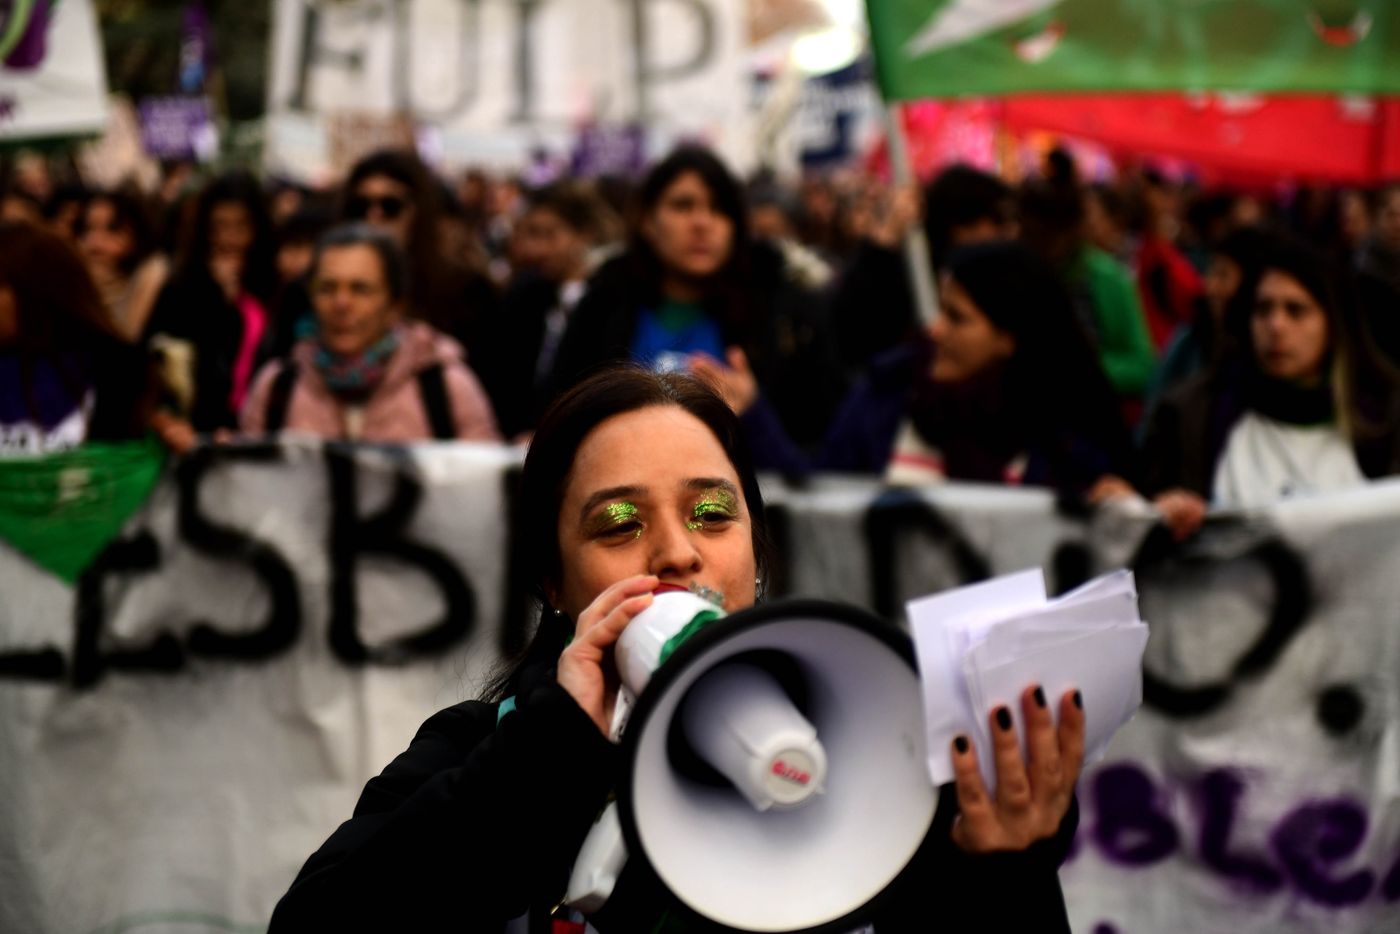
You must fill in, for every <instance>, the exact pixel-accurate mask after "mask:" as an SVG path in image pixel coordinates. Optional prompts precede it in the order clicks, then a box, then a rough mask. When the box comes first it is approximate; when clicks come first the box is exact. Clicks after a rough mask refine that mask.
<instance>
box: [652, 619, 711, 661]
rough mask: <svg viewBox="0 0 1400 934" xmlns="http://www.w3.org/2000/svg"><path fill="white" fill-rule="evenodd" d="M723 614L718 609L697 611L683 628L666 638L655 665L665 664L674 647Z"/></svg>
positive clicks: (677, 646)
mask: <svg viewBox="0 0 1400 934" xmlns="http://www.w3.org/2000/svg"><path fill="white" fill-rule="evenodd" d="M723 615H724V614H723V613H721V612H719V611H718V610H701V611H700V612H699V613H696V614H695V618H694V619H692V620H691V621H690V622H688V623H686V624H685V628H684V629H682V630H681V631H680V632H678V633H676V634H675V635H674V636H672V637H671V638H669V639H667V640H666V643H665V644H664V645H662V646H661V654H660V655H658V656H657V658H656V665H657V667H658V668H659V667H660V666H662V665H664V664H666V659H668V658H670V657H671V655H672V654H674V653H675V651H676V649H678V648H680V647H681V645H682V643H684V642H685V640H687V639H689V638H690V637H691V636H693V635H695V634H696V633H697V632H699V631H700V630H702V629H704V628H705V627H706V626H707V625H709V624H710V623H712V622H714V621H715V620H717V619H719V618H720V617H721V616H723Z"/></svg>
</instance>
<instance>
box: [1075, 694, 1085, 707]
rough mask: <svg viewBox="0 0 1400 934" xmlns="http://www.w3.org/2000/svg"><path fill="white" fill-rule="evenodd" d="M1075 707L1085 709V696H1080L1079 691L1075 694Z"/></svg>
mask: <svg viewBox="0 0 1400 934" xmlns="http://www.w3.org/2000/svg"><path fill="white" fill-rule="evenodd" d="M1074 706H1076V707H1078V708H1079V709H1080V710H1083V709H1084V695H1083V694H1080V693H1079V692H1078V691H1075V692H1074Z"/></svg>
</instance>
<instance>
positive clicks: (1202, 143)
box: [1002, 94, 1400, 184]
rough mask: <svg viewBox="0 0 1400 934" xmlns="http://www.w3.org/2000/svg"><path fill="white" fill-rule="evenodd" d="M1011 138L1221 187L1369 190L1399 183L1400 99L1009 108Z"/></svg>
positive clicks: (1231, 98) (1194, 100)
mask: <svg viewBox="0 0 1400 934" xmlns="http://www.w3.org/2000/svg"><path fill="white" fill-rule="evenodd" d="M1002 119H1003V120H1004V121H1005V123H1006V126H1007V127H1008V128H1009V129H1010V130H1012V131H1013V132H1024V131H1031V130H1048V131H1051V132H1055V133H1062V134H1064V135H1066V136H1075V137H1079V138H1082V139H1087V140H1092V141H1095V142H1098V143H1100V144H1102V145H1104V146H1107V147H1109V148H1111V149H1114V150H1121V151H1126V152H1131V153H1133V154H1135V155H1160V156H1170V157H1175V158H1180V159H1185V160H1188V161H1190V162H1194V163H1196V164H1197V165H1199V166H1200V167H1201V168H1202V169H1204V170H1206V171H1207V172H1208V173H1209V174H1212V175H1215V176H1219V177H1221V178H1222V179H1241V180H1247V179H1256V180H1257V179H1262V178H1294V179H1299V180H1315V181H1332V182H1353V183H1362V184H1365V183H1373V182H1377V181H1381V180H1383V179H1387V178H1391V177H1396V176H1400V98H1380V99H1373V98H1338V97H1264V96H1260V95H1225V94H1210V95H1200V96H1186V95H1180V94H1145V95H1132V96H1124V95H1102V96H1101V95H1075V96H1066V95H1056V96H1045V97H1015V98H1010V99H1008V100H1006V101H1005V103H1004V105H1003V110H1002Z"/></svg>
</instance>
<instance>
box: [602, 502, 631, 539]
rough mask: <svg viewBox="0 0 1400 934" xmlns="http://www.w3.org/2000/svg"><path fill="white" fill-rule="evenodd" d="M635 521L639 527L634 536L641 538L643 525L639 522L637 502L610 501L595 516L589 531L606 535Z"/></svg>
mask: <svg viewBox="0 0 1400 934" xmlns="http://www.w3.org/2000/svg"><path fill="white" fill-rule="evenodd" d="M634 523H636V525H637V527H636V529H635V531H634V532H633V537H634V538H641V537H642V526H641V524H640V523H638V522H637V505H636V504H635V503H609V504H608V505H606V506H604V507H603V508H602V510H601V511H600V512H599V513H598V514H597V515H596V516H594V517H593V521H592V522H591V523H590V528H589V531H590V532H592V533H593V534H594V535H606V534H608V533H609V532H612V531H614V530H616V529H621V528H624V527H626V526H628V525H632V524H634Z"/></svg>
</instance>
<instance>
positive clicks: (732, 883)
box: [566, 593, 938, 934]
mask: <svg viewBox="0 0 1400 934" xmlns="http://www.w3.org/2000/svg"><path fill="white" fill-rule="evenodd" d="M614 656H615V658H616V661H617V666H618V671H619V674H620V675H621V678H622V682H623V685H624V690H623V691H622V692H621V693H620V696H619V702H618V706H619V708H621V709H620V712H619V713H618V715H617V716H616V717H615V720H614V727H615V730H614V738H615V739H617V738H619V736H620V739H621V743H622V747H623V760H624V766H623V773H622V777H621V781H620V783H619V787H618V789H617V801H616V803H615V805H610V806H609V808H608V809H607V810H606V811H605V812H604V815H603V816H602V818H600V820H599V822H598V823H597V825H595V828H594V830H593V832H592V833H591V834H590V836H589V838H588V840H587V841H586V842H585V844H584V847H583V849H582V851H581V852H580V854H579V857H578V859H577V860H576V862H575V866H574V873H573V876H572V878H571V880H570V884H569V890H568V896H567V899H566V900H567V901H569V902H570V904H572V905H574V906H575V907H578V908H580V909H582V910H584V911H585V912H591V911H596V910H597V909H598V908H600V907H601V906H602V904H603V903H604V902H605V901H606V899H607V897H608V895H609V894H610V893H611V890H612V887H613V884H614V883H615V882H616V880H617V877H618V875H619V874H620V873H621V870H622V867H623V865H624V863H625V862H626V860H627V859H629V858H631V859H638V860H643V861H645V863H646V864H647V865H648V867H649V868H650V869H651V871H652V873H653V874H654V875H655V876H656V877H657V878H658V879H660V881H661V882H662V883H663V884H664V885H665V886H666V887H667V888H668V889H669V890H670V891H671V893H672V894H673V895H674V896H675V897H676V899H677V900H678V901H679V902H680V903H681V905H683V906H685V908H686V909H688V910H690V911H691V912H693V913H694V914H695V915H696V916H698V917H699V918H700V919H703V920H704V921H705V922H706V923H707V924H708V925H709V926H710V927H711V928H713V927H716V926H718V927H720V928H721V929H729V930H733V931H744V932H759V931H762V932H783V934H791V932H807V931H828V930H830V931H849V930H851V929H854V928H857V927H859V926H861V924H862V923H864V919H865V916H866V913H867V911H868V908H869V906H870V905H871V903H872V902H874V901H876V900H877V899H878V897H879V896H880V895H881V894H882V893H884V892H885V891H886V890H888V889H889V888H891V887H892V886H893V884H894V883H895V880H896V879H897V878H898V877H899V876H900V874H901V873H902V871H903V870H904V868H905V867H906V865H907V864H908V863H909V862H910V860H911V859H912V858H913V857H914V855H915V853H917V852H918V850H919V848H920V846H921V845H922V844H923V842H924V840H925V837H926V836H927V835H928V833H929V829H930V826H931V824H932V820H933V814H934V811H935V809H936V805H937V799H938V792H937V789H936V788H935V787H934V786H933V784H932V783H931V782H930V780H929V777H928V770H927V766H926V761H925V760H926V756H925V751H924V750H925V739H924V729H923V721H922V713H921V706H920V690H919V683H918V675H917V671H916V669H915V664H914V652H913V647H912V644H911V643H910V641H909V639H908V637H907V636H905V635H904V634H903V633H902V632H900V631H899V630H898V629H896V628H894V627H893V626H891V625H889V624H886V623H884V622H882V621H880V620H878V619H877V618H875V617H873V616H871V615H869V614H868V613H865V612H863V611H861V610H857V609H855V608H853V607H846V606H841V605H837V604H832V603H825V602H819V601H791V602H784V603H773V604H765V605H762V606H757V607H752V608H750V609H747V610H742V611H740V612H737V613H735V614H733V615H730V616H725V615H724V613H723V611H722V610H720V609H719V608H718V607H716V606H714V605H713V604H710V603H708V602H707V601H705V600H704V599H703V598H701V597H699V596H697V595H695V594H689V593H662V594H658V595H657V598H656V600H655V601H654V602H653V604H652V606H651V607H649V608H648V609H647V610H645V611H643V612H642V613H640V614H638V616H637V618H636V619H634V620H633V621H632V623H631V624H630V625H629V626H628V627H627V629H626V630H624V632H623V635H622V637H621V638H620V639H619V641H618V644H617V646H616V647H615V649H614Z"/></svg>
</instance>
